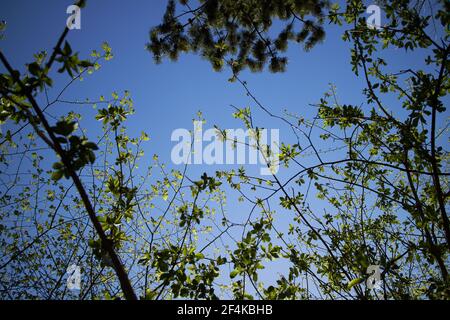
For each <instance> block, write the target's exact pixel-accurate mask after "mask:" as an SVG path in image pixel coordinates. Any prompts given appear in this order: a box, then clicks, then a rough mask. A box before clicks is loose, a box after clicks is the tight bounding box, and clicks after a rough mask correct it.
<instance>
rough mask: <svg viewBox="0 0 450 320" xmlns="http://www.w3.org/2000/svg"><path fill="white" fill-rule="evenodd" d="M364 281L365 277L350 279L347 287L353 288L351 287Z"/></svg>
mask: <svg viewBox="0 0 450 320" xmlns="http://www.w3.org/2000/svg"><path fill="white" fill-rule="evenodd" d="M363 281H364V279H363V278H356V279H353V280H352V281H350V282H349V283H348V284H347V289H349V290H350V289H351V288H353V287H354V286H356V285H357V284H360V283H361V282H363Z"/></svg>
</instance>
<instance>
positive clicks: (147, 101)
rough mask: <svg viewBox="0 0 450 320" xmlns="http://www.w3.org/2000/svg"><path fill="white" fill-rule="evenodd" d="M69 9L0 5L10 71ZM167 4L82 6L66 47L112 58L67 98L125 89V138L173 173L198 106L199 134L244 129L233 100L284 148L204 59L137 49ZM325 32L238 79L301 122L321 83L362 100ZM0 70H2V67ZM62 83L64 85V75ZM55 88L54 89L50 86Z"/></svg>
mask: <svg viewBox="0 0 450 320" xmlns="http://www.w3.org/2000/svg"><path fill="white" fill-rule="evenodd" d="M70 4H72V1H70V0H64V1H63V0H58V1H56V0H53V1H50V0H48V1H25V0H15V1H1V2H0V19H2V20H6V22H7V30H6V39H4V40H2V41H0V46H1V49H2V50H3V51H4V53H5V55H6V57H8V59H9V60H10V62H11V64H12V65H13V66H15V67H16V68H18V69H20V70H24V69H23V66H24V64H25V63H27V62H30V61H32V58H33V56H32V55H33V53H36V52H38V51H40V50H43V49H45V50H47V51H51V49H52V48H53V46H54V44H55V43H56V40H57V38H58V37H59V35H60V34H61V32H62V30H63V28H64V26H65V22H66V19H67V17H68V15H67V14H66V8H67V6H68V5H70ZM368 4H370V3H369V2H368ZM165 5H166V1H165V0H152V1H137V0H130V1H119V0H94V1H92V0H91V1H88V3H87V7H86V8H85V9H83V10H82V17H81V30H73V31H70V33H69V36H68V41H69V42H70V44H71V46H72V48H73V50H74V51H79V52H80V57H81V58H82V57H86V56H87V55H88V54H89V52H91V50H92V49H99V48H100V46H101V43H102V42H103V41H107V42H108V43H109V44H110V46H111V47H112V50H113V53H114V59H113V60H111V61H109V62H104V63H102V65H103V67H102V69H101V70H100V71H98V72H96V73H94V74H93V75H90V76H86V77H85V79H84V81H83V82H80V83H78V84H76V85H75V86H74V87H73V88H71V89H70V90H69V91H68V93H67V95H66V98H67V99H71V98H72V99H81V100H83V99H85V98H90V99H96V98H98V97H99V96H100V95H105V96H109V95H110V94H111V92H113V91H117V92H121V91H122V90H129V91H130V93H131V96H132V98H133V100H134V105H135V110H136V114H135V115H134V116H132V117H131V118H130V119H129V122H128V128H129V132H130V135H132V136H133V135H139V133H140V132H141V131H142V130H145V131H146V132H147V133H149V135H150V137H151V143H149V144H148V147H147V150H146V154H147V159H148V162H149V163H150V162H151V157H152V155H153V154H154V153H157V154H158V155H159V157H160V159H161V161H162V162H165V163H167V164H168V165H169V166H170V167H172V165H170V152H171V149H172V147H173V145H174V143H172V142H171V141H170V136H171V133H172V131H173V130H174V129H177V128H187V129H189V130H190V129H192V119H193V118H194V117H195V115H196V113H197V111H198V110H201V111H202V112H203V115H204V117H205V118H206V120H207V124H206V125H205V128H210V127H212V126H213V125H214V124H216V125H218V126H219V127H221V128H237V127H242V125H241V123H240V122H239V121H237V120H235V119H233V118H232V116H231V113H232V112H233V110H232V109H231V108H230V105H231V104H232V105H235V106H237V107H245V106H251V107H252V109H253V110H254V111H255V119H256V121H257V124H258V126H260V127H267V128H279V129H280V138H281V140H283V141H291V142H292V141H293V140H292V133H291V131H290V129H289V128H288V127H286V126H284V125H282V124H281V123H280V122H279V121H276V120H274V119H270V118H268V117H267V116H266V115H264V114H263V113H262V112H260V111H258V109H257V108H256V106H255V104H254V103H253V101H252V100H251V99H250V98H249V97H247V96H246V95H245V92H244V90H243V88H242V87H241V86H240V85H239V84H238V83H230V82H228V81H227V79H228V78H229V77H230V72H229V71H228V70H224V71H223V72H221V73H217V72H214V71H213V70H212V68H211V66H210V64H209V63H208V62H206V61H205V60H202V59H201V58H200V57H199V56H196V55H190V54H188V55H182V56H181V57H180V59H179V60H178V61H177V62H175V63H173V62H169V61H167V60H165V61H164V62H163V63H162V64H160V65H156V64H155V63H154V62H153V59H152V56H151V54H150V53H149V52H148V51H146V50H145V44H146V43H147V42H148V32H149V30H150V28H151V27H152V26H155V25H156V24H159V22H160V21H161V18H162V16H163V13H164V11H165ZM326 31H327V36H326V39H325V42H324V43H323V44H320V45H318V46H316V47H315V48H314V49H313V50H312V51H310V52H304V51H303V50H302V48H301V47H300V46H297V45H292V46H291V47H290V49H289V51H288V53H287V55H288V57H289V64H288V68H287V71H286V72H285V73H281V74H271V73H269V72H263V73H258V74H251V73H249V72H243V73H242V76H241V78H242V79H243V80H246V81H247V82H248V84H249V87H250V88H251V90H252V92H253V93H254V94H255V95H256V96H257V97H258V99H259V100H260V101H261V102H263V104H264V105H265V106H267V107H270V109H271V111H272V112H274V113H277V114H281V113H282V111H283V110H284V109H288V110H289V111H292V112H295V113H297V114H302V115H304V116H305V117H306V118H308V117H309V118H310V117H312V116H313V115H314V114H315V112H314V110H313V109H312V108H311V107H309V106H308V105H309V104H311V103H317V102H318V101H319V99H320V98H321V97H322V96H323V93H324V92H326V91H327V90H328V88H329V83H333V84H334V85H336V87H337V92H338V94H339V98H340V100H341V102H345V103H348V104H350V103H351V104H355V105H360V104H361V103H363V96H362V95H361V89H362V85H363V81H362V79H361V78H359V79H358V78H357V77H355V76H354V74H353V73H352V71H351V66H350V64H349V61H350V52H349V44H348V43H344V42H343V41H342V40H341V34H342V29H339V28H337V27H335V26H328V27H327V28H326ZM385 55H386V56H387V58H388V59H389V61H390V62H391V63H393V64H394V65H395V69H401V68H402V65H403V66H405V67H407V66H410V65H411V64H414V65H417V64H421V62H420V60H417V57H418V56H419V55H408V56H406V57H405V56H403V55H402V54H399V52H398V51H394V50H392V51H387V52H386V53H385ZM0 68H1V70H2V71H3V66H1V67H0ZM63 79H65V80H64V82H63V83H65V82H66V81H67V76H64V77H63ZM56 82H57V81H56ZM58 86H61V84H59V85H56V88H55V89H57V88H58ZM55 92H56V91H55ZM392 101H393V100H392ZM65 107H66V108H67V109H62V110H61V112H62V113H64V112H66V111H67V110H69V109H68V108H69V106H64V105H58V106H56V108H65ZM71 107H73V106H71ZM82 108H83V109H82ZM395 108H398V109H400V106H399V105H394V106H393V107H392V108H391V109H395ZM75 110H77V109H75ZM366 110H367V109H366ZM52 111H53V112H54V113H58V112H60V111H58V110H55V109H54V110H52ZM77 111H78V112H80V113H84V112H86V113H87V114H88V115H89V114H93V111H92V110H90V109H89V107H80V109H78V110H77ZM85 118H89V117H85ZM87 121H90V120H87ZM91 123H92V125H93V127H92V128H90V127H88V130H90V131H89V132H97V131H96V130H97V129H95V128H96V127H98V126H99V124H98V123H97V122H94V121H92V122H91ZM323 147H327V146H323ZM180 168H181V167H180ZM180 168H178V169H180ZM219 168H220V167H216V166H210V167H205V166H197V167H195V168H192V170H191V171H190V172H191V173H190V175H191V176H193V177H195V176H196V175H197V174H198V176H199V175H200V174H201V173H202V172H203V171H207V172H209V173H211V174H213V173H214V172H215V171H216V170H218V169H219ZM226 168H228V169H230V168H231V166H228V167H226ZM258 169H259V166H254V167H253V168H249V170H251V171H254V172H256V170H258ZM281 175H284V173H283V172H282V173H281ZM311 200H312V199H311ZM313 203H314V202H313ZM233 204H236V202H234V201H232V202H231V203H230V206H233Z"/></svg>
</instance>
